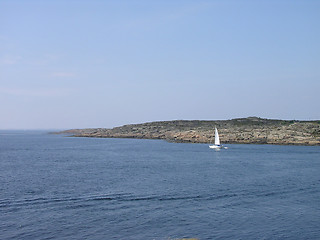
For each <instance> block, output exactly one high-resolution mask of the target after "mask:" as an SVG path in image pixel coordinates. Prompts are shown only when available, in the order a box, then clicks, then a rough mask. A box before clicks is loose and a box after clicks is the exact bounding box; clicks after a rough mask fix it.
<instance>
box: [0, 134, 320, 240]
mask: <svg viewBox="0 0 320 240" xmlns="http://www.w3.org/2000/svg"><path fill="white" fill-rule="evenodd" d="M226 146H227V147H228V149H222V150H220V151H216V150H213V149H210V148H209V147H208V144H187V143H169V142H166V141H163V140H146V139H116V138H113V139H111V138H78V137H70V136H65V135H54V134H48V132H47V131H0V239H2V240H6V239H32V240H34V239H68V240H70V239H108V240H110V239H117V240H118V239H119V240H122V239H123V240H131V239H134V240H136V239H137V240H177V239H182V238H196V239H199V240H206V239H320V146H279V145H253V144H250V145H246V144H227V145H226Z"/></svg>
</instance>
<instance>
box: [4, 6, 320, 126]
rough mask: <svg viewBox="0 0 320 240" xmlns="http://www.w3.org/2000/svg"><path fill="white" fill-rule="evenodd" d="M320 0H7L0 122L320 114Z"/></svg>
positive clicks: (119, 121)
mask: <svg viewBox="0 0 320 240" xmlns="http://www.w3.org/2000/svg"><path fill="white" fill-rule="evenodd" d="M319 103H320V1H317V0H315V1H312V0H305V1H300V0H299V1H294V0H287V1H281V0H275V1H272V0H266V1H260V0H259V1H241V0H235V1H228V0H220V1H218V0H208V1H202V0H193V1H188V0H184V1H182V0H181V1H178V0H167V1H165V0H159V1H149V0H140V1H139V0H137V1H135V0H128V1H121V0H120V1H116V0H114V1H102V0H100V1H99V0H87V1H81V0H77V1H72V0H68V1H61V0H55V1H43V0H38V1H35V0H25V1H23V0H0V129H41V128H44V129H46V128H51V129H52V128H58V129H68V128H86V127H114V126H119V125H123V124H130V123H142V122H149V121H156V120H173V119H206V120H209V119H212V120H217V119H231V118H236V117H247V116H259V117H265V118H277V119H301V120H309V119H320V106H319V105H320V104H319Z"/></svg>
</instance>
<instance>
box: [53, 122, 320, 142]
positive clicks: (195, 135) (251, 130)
mask: <svg viewBox="0 0 320 240" xmlns="http://www.w3.org/2000/svg"><path fill="white" fill-rule="evenodd" d="M215 126H216V127H217V128H218V130H219V136H220V140H221V142H222V143H223V144H272V145H303V146H320V121H293V120H291V121H290V120H271V119H263V118H257V117H249V118H239V119H231V120H218V121H201V120H174V121H162V122H149V123H142V124H130V125H124V126H121V127H115V128H112V129H107V128H90V129H71V130H66V131H62V132H56V133H55V134H69V135H70V136H73V137H95V138H132V139H161V140H166V141H168V142H175V143H206V144H210V143H212V142H213V140H214V132H213V129H214V127H215Z"/></svg>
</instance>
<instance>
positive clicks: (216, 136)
mask: <svg viewBox="0 0 320 240" xmlns="http://www.w3.org/2000/svg"><path fill="white" fill-rule="evenodd" d="M214 145H220V139H219V133H218V129H217V128H215V129H214Z"/></svg>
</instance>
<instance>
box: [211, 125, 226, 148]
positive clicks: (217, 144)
mask: <svg viewBox="0 0 320 240" xmlns="http://www.w3.org/2000/svg"><path fill="white" fill-rule="evenodd" d="M209 148H213V149H221V148H224V149H227V147H224V146H223V145H221V144H220V138H219V133H218V129H217V128H216V127H215V128H214V145H209Z"/></svg>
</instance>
